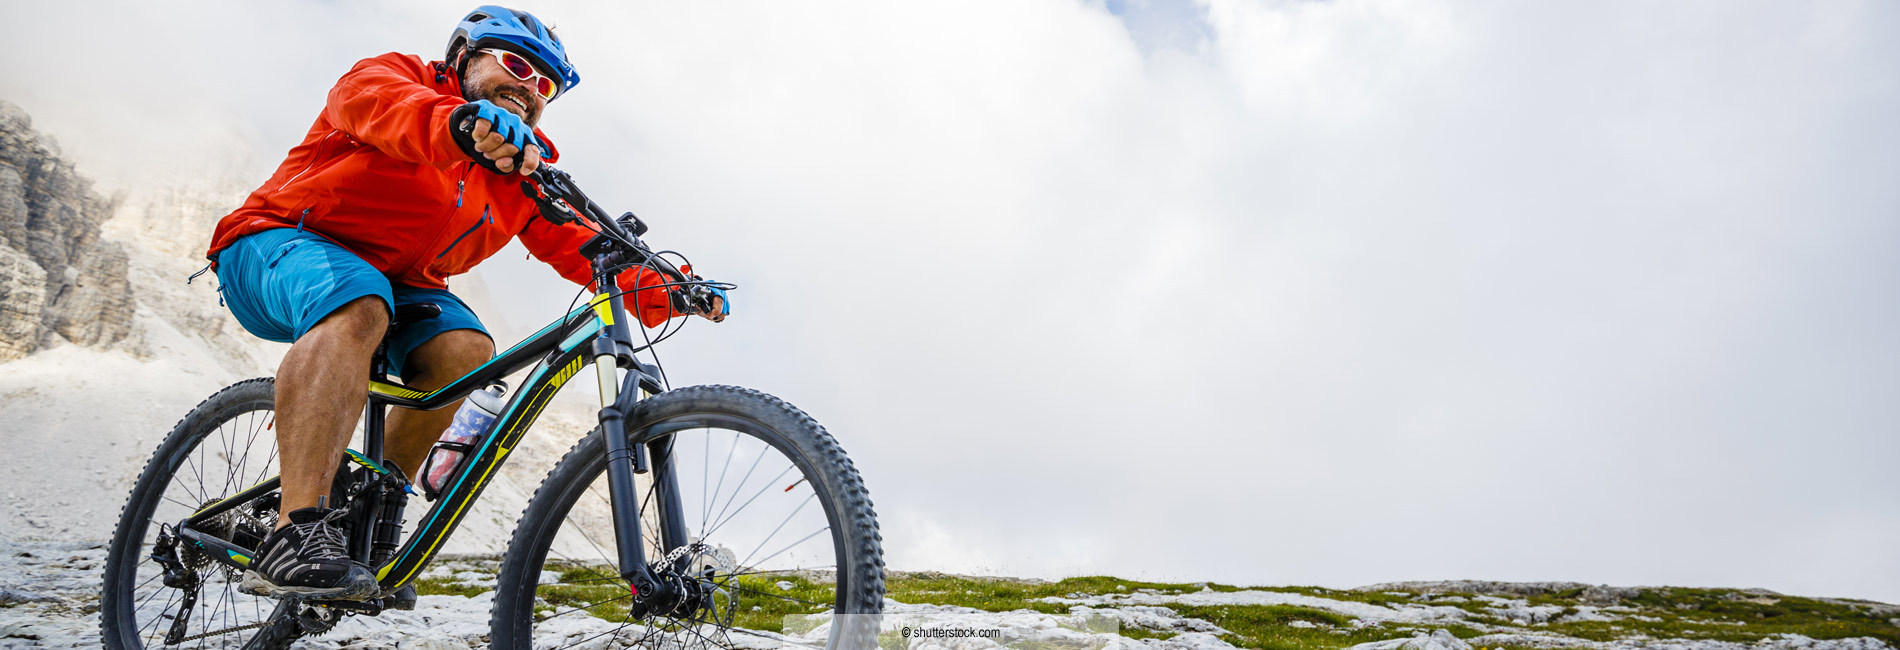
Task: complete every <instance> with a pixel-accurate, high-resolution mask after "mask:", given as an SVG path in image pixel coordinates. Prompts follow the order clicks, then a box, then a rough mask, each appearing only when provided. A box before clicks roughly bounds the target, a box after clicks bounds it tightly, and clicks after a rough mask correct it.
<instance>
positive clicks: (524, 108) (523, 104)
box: [499, 93, 530, 118]
mask: <svg viewBox="0 0 1900 650" xmlns="http://www.w3.org/2000/svg"><path fill="white" fill-rule="evenodd" d="M499 98H500V99H501V101H504V102H508V103H511V104H514V105H515V106H516V107H519V108H520V109H521V110H519V111H516V112H517V113H520V114H521V116H522V117H523V118H526V117H527V116H528V113H529V112H530V111H529V110H528V102H527V101H525V100H523V99H521V98H520V97H518V96H516V95H514V94H513V93H501V94H500V97H499Z"/></svg>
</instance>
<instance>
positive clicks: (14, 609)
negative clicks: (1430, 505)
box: [0, 542, 1900, 650]
mask: <svg viewBox="0 0 1900 650" xmlns="http://www.w3.org/2000/svg"><path fill="white" fill-rule="evenodd" d="M104 557H105V547H104V544H103V543H78V542H9V543H7V544H6V545H5V546H4V551H0V648H92V647H98V645H99V640H98V638H99V637H98V634H99V627H98V617H99V615H98V612H97V608H98V585H99V580H100V572H101V570H102V568H103V565H104ZM495 565H496V562H495V560H493V559H492V558H481V557H462V558H452V559H449V560H445V561H442V562H439V563H438V566H436V567H433V568H432V569H431V571H430V572H429V574H428V575H427V580H426V581H425V582H424V583H423V586H424V589H423V593H424V594H425V595H423V596H422V598H421V602H420V603H419V605H418V606H417V608H416V609H415V611H410V612H388V613H385V614H384V615H382V616H379V617H375V618H368V617H353V618H349V619H346V620H345V621H344V622H343V623H342V624H340V625H338V626H337V627H336V629H334V630H332V631H330V632H329V633H327V634H325V635H322V636H320V637H317V638H312V639H305V640H303V641H301V642H299V644H298V645H297V646H296V647H299V648H426V649H454V648H480V647H486V643H487V641H488V615H489V606H490V603H491V601H492V599H493V593H492V592H491V591H488V590H489V589H492V586H493V583H494V573H495ZM779 588H781V589H791V588H793V586H792V585H791V583H781V584H780V585H779ZM1038 594H1044V595H1038ZM890 595H891V596H892V597H893V598H892V599H889V600H887V601H886V603H885V611H886V616H885V617H884V620H883V622H882V627H883V629H884V630H885V633H884V635H883V637H884V638H883V639H882V643H881V644H880V645H882V646H884V647H888V648H912V649H923V648H939V649H955V650H976V649H980V648H1024V649H1028V648H1037V649H1054V648H1063V649H1075V650H1082V649H1088V650H1117V649H1120V650H1134V649H1137V648H1140V649H1148V650H1225V649H1228V648H1275V649H1286V650H1293V649H1297V648H1350V649H1351V650H1474V649H1490V648H1527V649H1528V648H1588V649H1591V650H1639V649H1656V650H1891V649H1892V648H1895V647H1896V640H1897V639H1900V607H1896V606H1893V605H1885V604H1881V603H1871V602H1864V601H1842V600H1826V599H1809V598H1798V597H1790V596H1784V595H1781V594H1774V593H1771V592H1764V591H1732V590H1697V589H1671V588H1613V587H1602V586H1587V585H1577V584H1570V583H1486V582H1440V583H1402V584H1388V585H1374V586H1372V587H1367V588H1363V589H1357V590H1327V589H1318V588H1308V587H1294V588H1264V587H1262V588H1239V587H1231V586H1226V585H1214V584H1193V585H1165V584H1155V583H1139V582H1129V581H1123V580H1115V579H1110V578H1077V579H1070V580H1064V581H1061V582H1045V581H1034V580H1011V579H998V578H969V577H962V576H949V575H943V574H894V575H893V576H892V579H891V590H890ZM807 620H808V619H806V618H805V617H802V616H790V617H787V618H786V619H784V620H783V621H771V622H768V624H767V625H761V626H759V627H761V628H774V627H775V628H777V629H762V630H760V631H759V632H757V633H755V634H749V635H748V634H740V635H735V637H734V641H733V647H745V648H799V647H822V645H823V644H822V641H819V640H818V639H819V638H821V635H822V634H823V629H822V628H818V629H815V630H812V631H809V632H806V633H805V634H802V635H801V634H799V633H798V631H797V628H806V627H810V626H811V625H814V624H815V622H811V623H808V622H805V621H807ZM614 628H615V626H614V625H612V624H609V623H606V622H605V621H601V620H599V619H595V618H589V617H579V616H577V617H573V619H572V620H571V622H567V623H564V626H563V627H562V628H560V632H561V633H562V634H563V635H564V636H565V637H566V638H568V639H570V640H574V641H582V640H587V642H586V643H585V644H583V645H582V646H581V647H626V646H624V645H621V644H618V643H615V638H616V637H614V636H599V635H601V634H602V633H603V632H606V631H610V630H612V629H614ZM926 629H932V630H974V631H979V632H978V634H982V635H987V636H976V637H956V638H934V637H925V636H920V635H918V634H917V633H915V632H912V633H911V636H909V637H907V636H905V632H907V631H914V630H926ZM620 640H621V641H626V640H627V639H626V638H625V637H624V636H623V637H620ZM186 647H195V646H190V645H189V644H187V646H186Z"/></svg>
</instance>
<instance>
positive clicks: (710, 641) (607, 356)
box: [100, 165, 884, 650]
mask: <svg viewBox="0 0 1900 650" xmlns="http://www.w3.org/2000/svg"><path fill="white" fill-rule="evenodd" d="M522 191H523V192H524V193H526V194H527V195H529V196H530V197H532V198H533V199H534V201H535V203H536V205H537V206H538V209H539V211H540V216H541V217H542V218H546V219H549V220H551V221H554V222H556V223H580V224H582V225H584V226H586V227H588V228H590V229H592V230H595V231H596V232H597V236H595V237H594V238H593V239H591V240H589V241H588V242H586V243H585V244H584V245H582V246H581V247H580V252H581V254H582V255H583V256H585V257H586V258H587V259H588V260H589V261H590V262H591V264H592V268H593V279H594V285H593V286H595V287H597V288H598V289H597V291H598V293H597V294H596V295H595V296H594V297H593V298H592V300H590V301H589V302H588V303H587V304H585V305H583V306H580V307H578V308H576V309H573V310H572V311H570V312H569V313H568V314H567V315H566V316H564V317H562V318H560V319H558V320H555V321H554V322H552V323H550V324H549V325H548V326H547V327H544V328H542V329H541V330H540V331H539V332H536V333H535V334H534V335H532V336H529V337H528V338H527V339H525V340H523V341H522V342H520V343H518V344H516V345H515V346H514V347H512V348H510V349H508V350H507V351H506V352H503V353H501V354H500V355H497V356H496V357H494V358H493V359H492V360H490V361H489V362H488V363H487V364H485V365H483V366H481V367H480V368H477V369H476V370H474V371H473V372H470V373H469V374H468V375H466V376H464V377H462V378H461V379H459V380H457V381H455V382H453V383H451V384H449V385H448V386H445V387H443V388H441V389H438V390H433V391H421V390H415V389H412V388H409V387H406V386H403V385H401V384H399V383H397V382H394V381H392V380H391V379H390V378H389V376H388V366H387V360H386V359H385V355H384V349H383V348H381V347H379V348H378V350H377V353H376V357H375V360H374V361H373V362H372V370H371V373H370V374H371V376H370V378H369V399H368V402H367V405H366V407H365V409H364V418H363V427H362V431H363V436H362V444H363V449H362V450H360V451H358V450H347V451H346V453H345V456H346V458H345V459H344V461H343V466H342V467H341V468H339V470H338V474H337V476H338V478H337V480H336V482H335V484H334V485H333V488H332V490H331V494H330V496H329V497H328V503H329V505H330V506H331V507H336V508H343V509H346V510H347V514H346V515H343V516H342V522H343V526H342V527H343V529H344V531H345V537H346V538H347V548H348V549H349V552H350V555H351V557H352V558H354V559H356V560H358V561H361V562H363V563H364V564H365V565H367V566H369V567H371V569H372V570H374V571H375V572H376V575H377V578H378V582H379V584H380V585H381V588H382V589H381V592H380V593H379V595H378V596H377V597H375V598H372V599H370V600H366V601H324V600H303V599H297V598H281V599H269V598H263V597H256V596H251V595H247V594H245V593H243V591H242V590H240V589H239V588H238V586H239V584H240V582H241V580H242V577H243V574H244V572H245V571H246V570H248V568H249V565H250V563H251V562H252V561H253V559H254V558H256V557H257V547H258V545H259V543H260V542H262V541H263V539H264V537H265V536H266V535H268V534H269V533H270V531H271V529H272V528H273V527H274V525H275V521H276V519H277V515H278V512H277V511H278V507H279V504H280V501H281V499H280V492H279V479H278V477H277V475H276V474H277V471H278V470H277V455H276V437H275V434H274V425H275V420H274V417H273V416H274V411H273V403H274V396H275V390H274V384H273V380H272V379H270V378H259V379H251V380H246V381H243V382H239V383H237V384H234V385H232V386H230V387H227V388H225V389H223V390H221V391H219V392H217V393H216V394H214V395H212V396H211V397H210V398H208V399H206V400H205V401H204V402H203V403H201V404H199V405H198V406H197V408H195V409H193V410H192V411H191V412H190V413H189V414H187V415H186V416H185V417H184V419H182V420H180V421H179V422H178V424H177V425H176V426H175V427H173V429H172V430H171V432H170V434H169V435H168V436H166V438H165V440H164V441H163V442H162V443H161V444H160V445H159V447H158V450H157V451H156V452H155V453H154V454H153V455H152V458H151V460H150V461H148V463H147V465H146V467H145V469H144V471H143V472H142V473H141V474H140V475H139V478H138V481H137V483H136V484H135V485H134V487H133V489H132V493H131V496H130V497H129V498H128V499H127V501H126V504H125V507H124V509H123V510H122V511H121V513H120V517H119V523H118V528H117V530H116V532H115V533H114V535H113V539H112V543H111V546H110V551H109V555H108V557H107V560H106V566H105V580H104V592H103V594H102V597H101V601H100V621H101V624H100V626H101V630H102V632H103V634H104V642H105V647H107V648H112V649H115V650H117V649H131V648H155V647H193V648H203V647H218V648H226V647H243V648H255V649H265V648H286V647H289V646H290V645H291V643H292V642H294V641H295V640H296V639H298V638H300V637H304V636H308V635H316V634H321V633H323V632H326V631H328V630H330V629H331V628H332V627H333V626H334V625H336V624H337V623H338V622H339V621H341V620H342V619H343V618H345V617H347V616H353V615H361V616H375V615H378V614H380V613H382V612H383V611H385V610H387V609H407V608H411V607H413V606H414V604H415V601H414V596H413V594H414V591H413V590H412V589H405V588H406V587H412V586H414V585H415V584H416V583H417V581H418V578H419V576H422V575H423V572H424V569H425V568H426V567H428V566H429V563H430V561H431V560H432V559H435V558H436V556H437V554H438V552H439V551H440V550H441V549H442V548H443V542H444V541H445V540H446V539H448V538H449V536H450V535H451V534H452V533H453V532H454V531H455V529H456V526H457V524H459V523H460V522H461V521H462V520H463V519H464V517H465V516H466V515H467V514H468V513H469V511H470V505H471V504H472V503H473V502H474V501H475V500H476V499H477V498H479V497H480V496H481V494H482V491H483V489H484V488H485V487H487V486H488V485H489V484H490V483H491V482H492V481H493V480H494V479H495V477H496V475H497V470H498V469H499V468H500V467H501V466H502V464H503V463H504V462H505V461H507V459H508V458H509V456H510V455H511V452H512V451H514V450H515V449H516V448H517V446H518V445H519V444H520V442H521V441H522V439H523V437H524V436H525V435H526V434H527V432H528V429H529V428H530V426H531V425H533V424H534V422H535V419H536V418H537V416H539V415H540V413H541V412H542V410H543V409H544V408H545V407H546V406H547V405H548V403H549V402H550V400H551V399H552V398H553V397H554V395H555V393H556V392H557V391H559V390H560V389H561V388H562V387H563V386H564V385H566V384H567V383H568V382H569V381H570V380H572V379H573V378H574V377H576V376H577V375H579V373H581V372H582V371H583V370H584V369H585V368H586V367H587V365H588V364H590V363H591V364H593V366H594V370H595V374H596V376H597V377H598V380H599V386H600V391H599V393H600V405H601V408H600V411H599V424H598V426H597V427H596V428H594V429H593V430H592V431H591V432H590V433H588V434H587V435H586V436H585V437H584V438H582V439H581V440H580V441H579V442H578V443H576V444H575V445H574V447H573V448H572V450H570V451H568V452H567V454H566V456H564V457H563V458H562V459H561V460H560V461H559V463H558V464H557V465H556V466H555V467H554V469H553V471H552V472H551V473H549V475H548V476H547V478H546V479H545V480H544V481H543V483H542V484H541V486H540V488H539V489H537V490H536V491H535V494H534V496H533V497H532V498H531V499H530V500H529V503H528V506H527V509H526V510H525V512H524V513H523V514H522V516H521V519H520V520H519V521H518V522H517V525H516V528H515V531H514V535H513V538H512V539H511V540H510V542H509V544H508V547H507V550H506V553H505V554H504V555H503V557H502V560H501V564H500V571H499V574H498V575H497V576H496V577H495V587H496V590H495V595H494V604H493V607H492V610H491V612H492V613H491V620H490V626H491V631H490V638H491V641H492V643H493V645H494V647H496V648H511V649H512V648H548V647H569V646H583V645H584V646H587V647H650V648H723V647H734V646H750V645H753V643H754V642H759V641H761V640H776V641H780V642H783V641H785V640H786V639H787V638H788V637H785V636H782V635H781V634H779V633H778V632H776V631H774V628H776V627H778V626H779V625H780V624H781V623H782V620H783V618H784V617H786V616H792V615H801V614H813V613H824V612H829V613H832V614H848V615H850V616H836V617H835V621H836V622H834V623H833V624H832V625H831V629H830V631H829V633H828V635H825V637H824V640H823V641H822V646H823V647H828V648H851V649H856V648H871V647H875V645H876V640H875V635H876V633H877V629H876V617H875V616H874V615H876V614H877V613H879V612H880V611H881V608H882V606H883V596H884V562H883V551H882V548H881V543H882V537H881V536H880V535H879V534H878V526H877V519H876V514H875V513H874V512H873V510H872V506H871V500H870V497H869V495H868V494H867V492H866V490H865V488H864V483H863V480H862V479H861V478H860V476H859V474H858V472H857V470H856V469H855V468H854V467H853V466H852V464H851V461H850V459H849V458H847V457H846V456H845V453H844V450H843V449H842V448H840V447H839V446H838V443H837V441H836V440H834V439H833V438H832V436H831V435H830V434H829V433H828V432H826V431H825V429H824V427H822V426H820V425H819V424H818V423H817V422H816V421H815V420H813V419H812V418H811V417H810V416H808V415H806V414H805V413H804V412H802V411H800V410H798V409H797V408H795V407H793V406H792V405H790V404H787V403H786V402H784V401H782V400H779V399H777V398H775V397H772V396H770V395H767V394H765V393H762V392H759V391H755V390H750V389H746V388H739V387H734V386H694V387H689V388H680V389H669V388H668V386H667V382H666V380H665V375H664V372H663V371H662V370H661V368H660V366H659V365H658V363H657V361H658V360H657V357H655V358H654V363H648V362H646V361H644V360H643V359H641V353H643V352H646V353H648V356H651V354H650V351H651V350H652V347H653V345H654V344H656V343H658V342H659V341H661V340H664V339H665V338H666V336H668V335H670V334H669V333H668V332H666V331H665V330H662V331H661V333H660V336H658V338H657V339H656V338H653V337H651V336H649V335H648V332H647V331H646V330H645V329H639V328H636V327H635V326H634V322H633V321H631V320H630V318H629V314H628V313H627V309H626V307H625V304H624V297H625V295H626V294H627V293H629V292H631V291H641V290H656V291H658V290H664V291H668V292H669V294H670V295H671V298H670V300H671V301H672V304H673V307H674V309H675V310H676V311H680V312H695V311H697V312H702V313H703V312H704V311H705V310H707V309H710V308H711V306H712V304H713V303H712V300H711V296H712V295H713V294H714V291H713V290H714V289H721V290H723V289H727V288H732V285H725V284H720V283H713V282H708V281H704V280H701V279H699V278H698V277H697V276H693V275H691V274H689V273H686V272H682V270H681V266H680V265H675V264H674V263H673V261H672V260H673V259H675V258H677V259H679V260H680V261H682V262H683V261H684V258H683V257H681V256H678V254H677V253H671V252H670V251H660V252H655V251H653V250H652V249H650V248H648V247H647V245H646V244H645V243H644V242H643V241H641V239H640V237H641V236H642V235H644V234H645V233H646V229H647V228H646V225H645V224H644V223H642V222H641V221H640V220H639V219H638V218H637V217H634V216H633V214H632V213H627V214H625V215H622V216H621V217H620V218H618V219H614V218H609V217H608V215H607V213H606V212H605V211H603V210H601V208H600V206H598V205H596V204H595V203H594V202H593V201H592V200H590V199H588V198H587V197H586V195H585V194H582V193H581V191H580V190H579V188H578V187H577V186H576V185H575V184H574V182H573V179H572V178H571V177H570V176H568V175H567V174H566V173H564V172H561V171H560V170H556V169H554V168H553V167H551V166H545V165H544V166H542V167H541V169H539V170H537V171H536V172H535V173H534V174H533V176H532V180H531V181H527V180H524V181H523V182H522ZM634 267H644V268H647V269H651V270H653V271H656V272H658V273H660V274H661V276H662V277H663V278H664V279H665V282H664V283H662V284H659V285H654V286H648V287H639V288H635V289H622V288H620V287H619V286H618V284H617V280H616V277H617V275H618V273H619V272H620V271H623V270H626V269H629V268H634ZM688 268H690V267H688ZM577 301H578V299H577ZM411 307H412V308H406V309H401V310H398V311H397V313H396V314H395V315H394V317H393V318H392V319H391V321H392V323H391V331H393V330H394V328H396V327H398V326H399V325H400V324H401V323H403V322H413V321H415V320H417V319H423V318H430V317H433V316H434V312H439V309H438V308H436V307H435V306H433V305H417V306H411ZM636 329H638V331H639V332H640V336H641V338H640V339H636V338H635V330H636ZM675 331H676V330H675ZM524 368H531V369H530V370H529V372H528V373H527V375H526V380H525V381H524V382H523V385H522V386H521V388H520V389H519V390H516V391H514V392H513V393H512V394H511V395H510V396H509V398H508V399H507V402H506V405H505V406H504V407H503V410H502V411H501V413H500V415H499V416H497V417H496V418H495V419H494V421H493V423H492V424H490V425H489V426H488V429H487V432H486V434H485V435H484V436H482V437H480V438H478V439H477V441H476V442H474V443H473V444H470V445H467V446H465V447H463V448H461V449H459V450H460V451H462V452H464V453H463V454H462V456H463V459H464V460H463V461H462V463H461V465H460V467H459V469H456V470H454V472H453V473H452V474H451V476H452V478H451V479H449V480H448V481H446V482H444V483H443V484H442V485H441V486H440V488H441V492H440V493H439V494H438V493H433V492H429V493H428V494H425V496H430V497H433V498H434V505H433V506H432V507H430V508H429V510H428V512H427V513H426V515H424V516H423V517H422V518H421V519H420V524H419V525H418V526H417V527H416V529H415V530H414V531H413V532H412V533H411V534H409V535H408V536H407V537H404V535H403V533H402V528H403V522H404V517H403V513H404V509H405V507H406V503H407V500H408V499H409V497H410V496H412V495H413V494H414V485H413V484H412V483H411V482H410V480H409V479H408V477H406V476H404V475H403V473H402V471H401V469H400V468H398V467H396V466H394V465H392V464H389V463H387V461H386V460H385V459H384V458H383V456H382V454H383V434H384V430H383V425H384V417H385V413H386V411H387V409H388V408H390V407H401V408H411V409H439V408H442V407H445V406H448V405H450V404H454V403H456V402H457V401H458V400H461V399H462V398H463V397H465V396H467V395H468V394H470V393H471V392H473V391H476V390H481V389H484V388H487V387H490V386H494V385H496V384H497V383H500V380H501V378H503V377H506V376H510V375H512V374H514V373H516V372H518V371H520V370H522V369H524ZM622 372H624V373H625V377H624V379H623V378H622V377H621V373H622ZM444 444H446V443H444ZM438 446H439V447H440V446H442V445H438ZM431 456H432V457H433V456H435V453H434V452H431ZM427 471H428V470H427V469H426V468H425V469H424V470H423V472H424V473H425V474H426V473H427ZM805 636H806V637H809V636H810V635H809V634H807V635H805ZM801 638H804V637H801ZM802 643H803V645H807V646H810V647H819V645H818V643H817V642H809V641H806V642H802ZM793 645H795V646H796V645H799V643H794V644H793Z"/></svg>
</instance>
